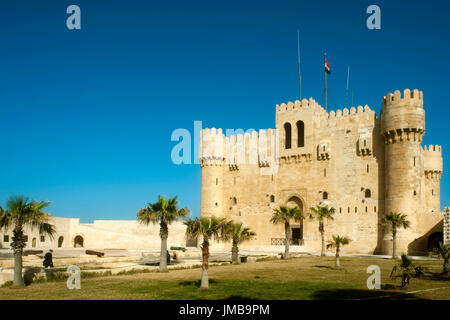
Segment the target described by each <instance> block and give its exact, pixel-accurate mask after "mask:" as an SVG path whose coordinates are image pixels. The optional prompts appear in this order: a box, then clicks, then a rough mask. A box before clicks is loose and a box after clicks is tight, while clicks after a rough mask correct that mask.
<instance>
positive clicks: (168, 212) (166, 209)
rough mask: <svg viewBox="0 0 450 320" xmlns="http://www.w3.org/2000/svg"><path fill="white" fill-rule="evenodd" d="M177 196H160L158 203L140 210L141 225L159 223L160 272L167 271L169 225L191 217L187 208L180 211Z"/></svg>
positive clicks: (138, 215) (138, 214)
mask: <svg viewBox="0 0 450 320" xmlns="http://www.w3.org/2000/svg"><path fill="white" fill-rule="evenodd" d="M178 205H179V203H178V200H177V196H175V197H173V198H169V199H166V198H165V197H164V196H160V195H159V196H158V201H157V202H155V203H149V204H147V207H145V208H143V209H140V210H139V211H138V213H137V219H138V221H139V222H140V223H143V224H146V225H149V224H150V223H152V224H158V223H159V236H160V237H161V253H160V256H159V271H167V238H168V237H169V225H170V224H171V223H172V222H174V221H176V220H178V219H180V218H184V217H186V216H188V215H189V209H188V208H187V207H184V208H181V209H178Z"/></svg>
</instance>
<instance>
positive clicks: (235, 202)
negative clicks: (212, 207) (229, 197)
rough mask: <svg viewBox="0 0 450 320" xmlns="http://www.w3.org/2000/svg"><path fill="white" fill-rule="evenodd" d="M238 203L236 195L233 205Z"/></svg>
mask: <svg viewBox="0 0 450 320" xmlns="http://www.w3.org/2000/svg"><path fill="white" fill-rule="evenodd" d="M235 205H237V199H236V197H234V198H233V206H235Z"/></svg>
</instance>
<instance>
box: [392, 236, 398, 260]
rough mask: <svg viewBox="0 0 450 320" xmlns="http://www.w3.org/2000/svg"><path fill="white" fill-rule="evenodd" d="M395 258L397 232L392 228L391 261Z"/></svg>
mask: <svg viewBox="0 0 450 320" xmlns="http://www.w3.org/2000/svg"><path fill="white" fill-rule="evenodd" d="M396 257H397V230H396V229H395V228H392V259H395V258H396Z"/></svg>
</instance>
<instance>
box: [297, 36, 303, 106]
mask: <svg viewBox="0 0 450 320" xmlns="http://www.w3.org/2000/svg"><path fill="white" fill-rule="evenodd" d="M297 55H298V81H299V85H300V101H302V75H301V73H300V31H299V30H298V29H297Z"/></svg>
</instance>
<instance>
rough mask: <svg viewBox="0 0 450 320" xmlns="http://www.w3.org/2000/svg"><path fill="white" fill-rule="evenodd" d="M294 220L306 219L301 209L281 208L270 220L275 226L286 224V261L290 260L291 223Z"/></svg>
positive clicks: (277, 209) (275, 210) (276, 210)
mask: <svg viewBox="0 0 450 320" xmlns="http://www.w3.org/2000/svg"><path fill="white" fill-rule="evenodd" d="M292 219H293V220H294V221H295V222H298V221H300V220H302V219H304V216H303V212H302V210H300V208H299V207H297V206H295V207H292V208H290V207H287V206H280V208H276V209H274V210H273V214H272V218H270V222H272V223H273V224H278V223H284V235H285V237H286V241H285V245H284V259H287V258H289V244H290V242H291V224H290V221H291V220H292Z"/></svg>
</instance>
